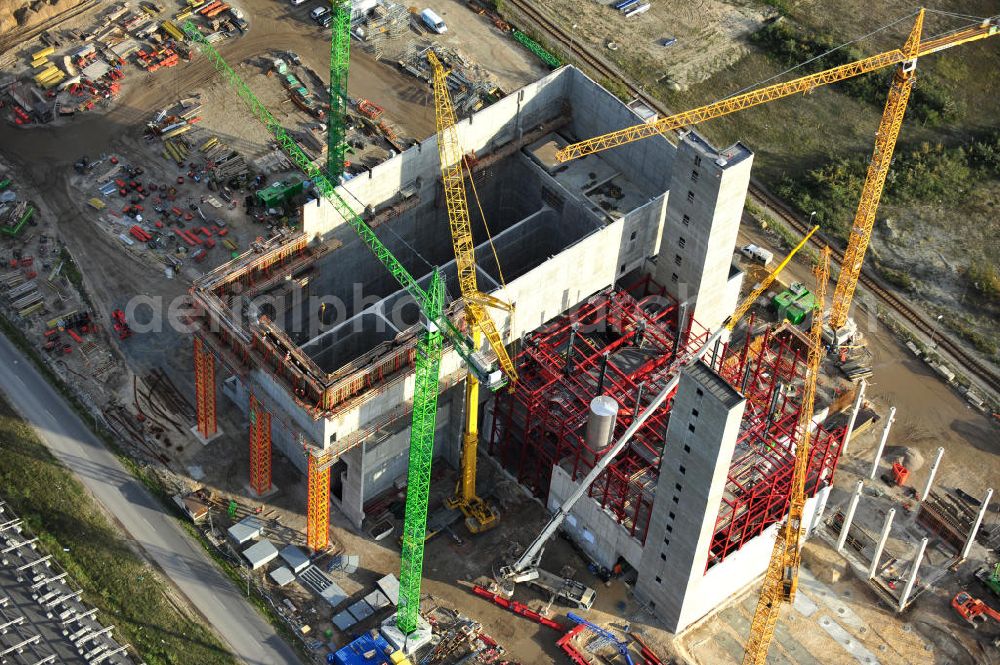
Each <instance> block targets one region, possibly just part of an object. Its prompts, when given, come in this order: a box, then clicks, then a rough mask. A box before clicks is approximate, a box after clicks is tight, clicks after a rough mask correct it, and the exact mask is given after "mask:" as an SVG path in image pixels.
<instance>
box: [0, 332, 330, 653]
mask: <svg viewBox="0 0 1000 665" xmlns="http://www.w3.org/2000/svg"><path fill="white" fill-rule="evenodd" d="M0 333H2V334H4V335H6V337H7V338H8V339H9V340H10V341H11V343H13V344H14V346H16V347H17V348H18V349H19V350H20V351H21V353H23V354H24V355H25V357H27V358H29V359H30V360H31V361H32V363H33V364H34V365H35V367H36V368H37V369H38V371H39V372H40V373H41V374H42V376H44V377H45V380H46V381H48V383H49V385H51V386H52V387H53V389H55V390H56V391H57V392H58V393H59V394H61V395H62V396H63V398H64V399H66V401H67V402H68V403H69V405H70V406H71V407H72V409H73V410H74V411H75V412H76V414H77V416H78V417H79V418H80V419H81V420H82V421H83V422H84V423H86V425H87V428H88V429H89V430H90V431H91V432H93V433H94V435H95V436H97V437H98V438H99V439H100V440H101V441H102V443H103V444H104V445H105V447H106V448H107V449H108V450H110V451H112V452H113V453H114V454H115V456H116V457H117V458H118V461H119V462H121V464H122V465H123V466H124V467H125V468H126V469H128V471H129V473H131V474H132V476H134V477H135V478H136V479H137V480H138V481H139V482H141V483H142V484H143V486H144V487H145V488H146V489H147V490H149V492H150V494H152V495H153V496H155V497H156V498H157V499H158V500H159V501H160V503H161V505H162V506H163V507H164V509H165V510H166V511H167V512H168V514H169V515H171V516H174V517H176V513H175V508H174V503H173V501H172V499H171V497H170V493H169V492H168V491H167V489H166V488H165V487H164V485H163V483H162V481H161V480H160V478H159V477H158V476H157V475H156V474H155V473H153V472H152V471H151V470H150V469H149V468H147V467H144V466H142V465H140V464H138V463H137V462H136V461H135V460H134V459H132V458H131V457H129V456H128V455H126V454H125V453H124V452H123V451H122V449H121V448H120V447H119V446H118V445H117V443H116V441H115V438H114V436H113V435H112V433H111V432H109V431H108V430H107V429H106V428H105V427H104V425H103V423H101V422H99V421H98V420H97V419H96V418H94V416H93V414H92V413H91V412H90V410H89V409H87V408H86V407H84V405H83V403H82V402H81V401H80V400H79V398H77V396H76V394H75V393H74V392H73V391H72V390H70V389H69V387H68V386H67V385H66V384H65V383H64V382H63V381H62V379H61V378H59V376H58V375H56V374H55V372H53V371H52V369H51V368H50V367H49V366H48V364H47V363H46V362H45V360H44V358H42V356H41V355H40V354H39V353H38V351H37V350H36V349H35V347H34V346H33V345H31V344H30V343H29V342H28V340H27V339H25V337H24V334H23V333H22V332H21V330H20V329H18V328H17V326H15V325H14V324H13V323H11V322H10V321H9V320H7V318H6V317H4V316H3V315H0ZM32 434H33V433H32ZM36 441H37V439H36ZM0 444H2V446H0V450H3V449H5V448H6V439H5V438H4V437H3V436H2V432H0ZM39 445H41V444H39ZM43 452H44V453H45V454H46V455H48V450H47V449H45V448H44V447H43ZM49 457H50V459H52V462H53V463H54V464H58V461H56V460H55V459H54V458H51V456H49ZM2 468H3V467H2V465H0V469H2ZM60 468H62V467H60ZM63 471H64V473H66V474H67V476H68V477H69V478H70V479H71V480H73V481H74V482H76V480H75V478H74V477H73V476H72V475H71V474H70V473H69V471H67V470H65V469H63ZM0 477H2V476H0ZM3 486H4V485H3V484H0V487H3ZM88 498H89V495H88ZM11 505H15V506H16V504H15V503H14V501H11ZM18 512H19V513H21V515H22V516H25V515H26V514H27V512H28V511H25V510H18ZM177 522H178V524H180V525H181V528H183V529H184V530H185V531H186V532H187V533H188V534H189V535H191V536H192V537H193V538H195V539H196V540H197V541H198V542H199V543H200V544H201V546H202V547H203V548H204V549H205V551H206V552H208V554H209V555H210V556H211V557H212V559H213V560H215V562H216V563H217V564H218V565H219V566H220V567H221V568H222V571H223V572H224V573H225V574H226V575H227V576H228V577H229V578H230V579H231V580H232V581H233V582H234V583H235V584H236V586H237V588H243V587H245V585H246V580H245V579H244V578H243V577H242V575H241V573H240V565H239V563H238V562H237V563H236V564H234V563H233V562H231V561H229V560H228V559H226V558H225V557H224V556H223V555H222V554H221V553H220V552H219V551H218V550H217V549H216V548H215V546H214V545H212V543H211V542H210V541H209V540H208V538H207V537H206V535H205V534H204V533H203V532H202V531H201V530H199V529H197V528H195V526H194V525H193V524H191V523H190V522H189V521H187V520H186V519H182V518H177ZM36 533H39V532H38V530H37V529H36ZM39 537H41V535H40V533H39ZM59 549H60V551H61V547H60V548H59ZM67 569H68V567H67ZM150 570H151V569H150ZM71 574H72V572H71ZM250 600H251V603H252V604H253V605H254V606H255V607H256V608H257V610H258V611H259V612H261V614H262V615H263V616H264V617H265V618H266V619H267V620H268V622H269V623H270V624H271V625H272V626H273V627H274V629H275V630H276V631H277V632H278V634H279V635H281V636H282V637H283V638H284V639H285V640H286V641H287V642H288V643H289V644H291V645H292V647H293V648H295V649H296V650H297V651H298V652H299V654H300V655H302V656H303V658H304V659H305V660H307V661H308V660H310V659H311V658H312V655H311V654H310V653H309V652H308V651H307V650H306V648H305V645H304V644H303V643H302V640H301V639H300V638H299V637H298V635H296V634H295V633H294V632H293V631H292V630H291V629H290V628H289V627H288V624H286V623H285V621H284V620H283V619H282V618H281V616H280V615H279V614H278V612H277V611H276V610H275V608H273V607H272V606H271V605H270V604H269V603H268V602H267V600H266V599H265V598H264V596H263V595H262V594H260V592H259V591H258V590H257V589H256V587H254V588H253V591H252V595H251V598H250ZM88 602H90V601H89V599H88ZM94 605H95V606H98V607H100V606H99V605H97V604H96V603H94ZM112 623H114V622H112ZM134 644H136V645H137V646H138V643H137V642H134ZM143 655H144V656H145V655H146V654H143ZM147 660H148V662H149V663H150V665H152V664H153V663H158V662H168V663H171V665H176V664H179V663H185V662H189V661H186V660H171V661H157V660H150V659H148V657H147ZM190 662H197V661H190ZM205 662H213V661H205ZM218 662H227V663H228V662H235V661H233V660H232V659H231V657H230V660H226V661H218Z"/></svg>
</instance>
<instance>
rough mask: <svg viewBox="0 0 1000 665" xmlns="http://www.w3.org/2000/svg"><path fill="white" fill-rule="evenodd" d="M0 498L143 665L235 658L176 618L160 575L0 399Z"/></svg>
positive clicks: (193, 624) (192, 621)
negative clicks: (37, 539)
mask: <svg viewBox="0 0 1000 665" xmlns="http://www.w3.org/2000/svg"><path fill="white" fill-rule="evenodd" d="M0 441H2V442H3V445H2V448H3V454H2V455H0V487H3V488H4V490H3V492H4V494H3V498H4V499H5V500H6V501H8V502H9V503H10V504H11V506H12V507H13V508H14V510H15V511H16V512H17V513H19V514H20V516H21V517H22V518H23V519H24V520H25V522H26V523H27V524H28V526H29V527H30V528H31V529H32V531H34V532H35V535H36V536H38V538H39V541H40V543H41V544H42V546H43V547H44V548H45V550H46V552H47V553H48V554H51V555H52V557H53V558H54V559H56V560H58V562H59V564H60V565H61V566H63V568H65V569H66V570H67V571H68V572H69V574H70V575H71V576H72V577H73V579H74V581H75V582H76V583H77V584H79V585H80V586H81V587H82V588H83V591H84V600H85V601H86V602H87V603H90V604H92V605H93V606H95V607H97V608H98V610H99V611H100V612H101V615H102V620H103V622H104V623H105V624H106V625H111V624H113V625H114V626H115V627H116V631H117V632H118V633H119V634H120V635H121V637H122V639H123V640H125V641H127V642H129V643H131V644H132V645H133V646H135V648H136V649H137V650H138V651H139V653H140V654H141V655H142V658H143V659H144V660H145V661H146V662H147V663H150V664H152V663H163V664H172V665H173V664H182V663H191V664H192V665H194V664H199V665H201V664H215V663H219V664H223V663H226V664H228V663H235V662H236V661H235V659H234V658H233V657H232V655H231V654H229V653H228V651H227V650H226V649H225V647H223V645H222V644H221V643H220V642H219V641H218V640H217V638H216V637H215V636H214V635H213V634H212V633H211V632H210V631H209V630H207V629H206V628H205V627H204V626H202V625H201V622H200V621H199V620H198V619H196V618H193V617H190V616H186V615H185V614H183V613H181V612H180V611H179V610H178V608H177V607H176V605H175V604H174V603H173V602H172V601H171V599H170V598H168V597H167V596H166V594H165V593H164V588H165V583H164V581H163V580H162V579H161V578H160V576H159V575H158V574H157V573H156V572H155V571H154V570H153V569H152V568H151V567H150V566H149V565H148V564H147V563H145V562H144V561H143V560H142V559H140V558H139V556H138V555H137V554H136V553H135V552H134V551H132V549H130V547H129V545H128V543H127V542H126V541H125V540H124V539H123V538H122V537H121V536H120V535H119V534H118V533H117V531H116V530H115V529H114V528H113V527H112V525H111V523H110V522H109V521H108V519H107V518H106V517H105V516H104V514H103V513H102V512H101V509H100V508H99V506H98V505H97V503H96V502H95V501H94V500H93V499H92V498H91V497H90V495H89V494H88V493H87V491H86V489H85V488H84V487H83V485H81V484H80V482H79V481H77V480H76V478H75V477H74V476H73V475H72V473H70V471H69V470H67V469H66V468H65V467H64V466H62V465H61V464H60V463H59V462H58V461H57V460H56V459H55V458H54V457H53V456H52V455H51V454H50V453H49V451H48V449H47V448H46V447H45V446H44V444H42V442H41V441H39V440H38V438H37V437H36V436H35V433H34V431H33V430H32V429H31V427H30V426H29V425H28V424H27V423H25V422H24V421H23V420H21V419H20V418H19V417H17V415H16V414H15V413H14V411H13V409H12V408H11V407H10V405H9V404H8V403H7V402H6V401H4V400H3V399H0Z"/></svg>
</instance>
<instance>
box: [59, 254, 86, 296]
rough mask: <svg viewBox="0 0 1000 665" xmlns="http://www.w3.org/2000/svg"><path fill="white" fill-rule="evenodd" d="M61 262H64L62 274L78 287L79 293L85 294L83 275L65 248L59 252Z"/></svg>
mask: <svg viewBox="0 0 1000 665" xmlns="http://www.w3.org/2000/svg"><path fill="white" fill-rule="evenodd" d="M59 260H60V261H62V262H63V267H62V273H63V274H64V275H66V279H68V280H69V282H70V284H72V285H73V286H74V287H76V290H77V291H79V292H80V293H83V274H82V273H81V272H80V269H79V268H77V266H76V262H75V261H73V256H72V255H71V254H70V253H69V250H68V249H66V247H63V248H62V249H61V250H60V251H59Z"/></svg>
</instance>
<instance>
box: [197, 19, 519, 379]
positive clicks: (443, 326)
mask: <svg viewBox="0 0 1000 665" xmlns="http://www.w3.org/2000/svg"><path fill="white" fill-rule="evenodd" d="M181 28H182V29H183V30H184V34H185V35H187V37H188V39H190V40H191V41H192V42H193V43H194V44H195V45H196V46H197V47H198V48H199V49H200V50H201V51H202V53H204V54H205V55H206V56H207V57H208V59H209V60H210V61H211V62H212V64H213V65H214V66H215V68H216V70H217V71H218V72H219V73H220V74H222V75H223V76H224V77H225V78H226V80H227V81H228V82H229V83H230V84H231V85H232V86H233V87H234V88H235V90H236V94H238V95H239V97H240V98H241V99H242V100H243V102H244V104H245V105H246V107H247V109H249V110H250V112H251V113H253V114H254V116H256V118H257V119H258V120H259V121H260V122H261V124H263V125H264V127H265V128H267V130H268V132H270V134H271V136H273V137H274V139H275V141H277V143H278V145H279V147H280V148H281V149H282V150H283V151H284V153H285V154H286V155H288V157H289V159H291V160H292V162H293V163H294V164H295V165H296V166H297V167H298V168H299V169H300V170H301V171H302V172H303V173H304V174H305V175H306V176H307V177H308V178H309V180H310V181H311V182H312V183H313V186H314V187H315V188H316V191H317V192H319V194H320V195H321V196H322V197H323V198H325V199H326V200H327V201H328V202H329V203H330V204H331V205H333V207H334V209H335V210H336V211H337V213H338V214H339V215H340V216H341V217H343V218H344V220H346V221H347V223H348V224H349V225H350V226H351V228H353V229H354V230H355V232H356V233H357V234H358V235H359V236H360V237H361V240H362V241H363V242H364V243H365V245H367V246H368V249H370V250H371V251H372V253H373V254H374V255H375V258H377V259H378V260H379V262H380V263H381V264H382V265H383V266H385V268H386V269H387V270H388V271H389V272H390V273H391V274H392V276H393V277H394V278H395V279H396V281H397V282H399V284H400V285H401V286H402V287H403V289H404V290H405V291H406V292H407V293H408V294H410V297H412V298H413V299H414V300H415V301H416V303H417V305H418V306H419V307H420V310H421V312H422V313H423V314H424V317H425V318H426V321H427V324H428V325H429V326H430V327H434V328H438V329H440V330H441V331H442V333H443V334H444V336H445V338H446V339H447V341H448V342H450V343H451V344H452V345H453V346H454V348H455V350H456V351H457V352H458V354H459V355H460V356H461V357H462V359H463V360H464V361H465V362H466V364H467V365H468V367H469V370H470V371H472V372H474V373H475V374H476V376H477V377H479V379H480V380H486V381H488V382H489V383H488V385H490V387H491V388H493V387H496V386H498V385H500V384H498V383H497V382H496V381H490V377H491V375H492V374H494V367H493V366H492V364H491V363H488V362H487V361H486V360H485V359H484V357H483V356H482V354H480V353H478V349H476V348H474V347H473V344H472V340H471V338H469V337H468V336H467V335H465V334H464V333H462V331H460V330H459V329H458V328H457V327H456V326H455V324H454V323H452V322H451V319H449V318H448V317H447V316H446V315H445V314H444V313H443V312H442V311H437V312H435V310H434V308H433V307H431V302H430V301H431V299H430V296H429V294H428V293H427V292H426V291H425V290H424V289H423V288H421V286H420V284H419V283H418V282H417V280H416V279H415V278H414V277H413V275H411V274H410V272H409V271H408V270H407V269H406V267H405V266H403V264H402V263H400V261H399V259H397V258H396V257H395V256H394V255H393V253H392V252H391V251H389V248H388V247H386V246H385V244H383V243H382V241H381V240H379V238H378V236H377V235H375V232H374V231H373V230H372V228H371V227H370V226H369V225H368V223H367V222H365V220H363V219H362V218H361V217H360V215H358V214H357V213H356V212H354V209H353V208H352V207H351V205H350V204H349V203H348V202H347V201H345V200H344V198H343V197H342V196H341V195H340V194H338V193H337V190H336V187H335V186H334V184H333V183H331V182H330V180H329V179H328V178H327V177H326V175H325V174H324V173H323V171H322V170H320V169H319V167H317V166H316V165H315V164H313V162H312V160H311V159H310V158H309V156H308V155H306V154H305V152H303V150H302V148H300V147H299V145H298V144H297V143H296V142H295V139H293V138H292V137H291V136H290V135H289V134H288V132H286V131H285V129H284V127H282V126H281V123H280V122H278V119H277V118H275V117H274V115H273V114H272V113H271V112H270V111H268V110H267V107H265V106H264V104H263V103H261V101H260V100H259V99H257V96H256V95H254V93H253V91H252V90H250V86H248V85H247V84H246V82H245V81H243V79H241V78H240V77H239V75H238V74H237V73H236V72H235V71H233V68H232V67H230V66H229V63H227V62H226V61H225V59H224V58H223V57H222V54H221V53H219V52H218V51H217V50H216V49H215V47H214V46H212V45H211V44H210V43H209V41H208V40H207V39H205V36H204V35H203V34H202V33H201V31H200V30H199V29H198V27H197V26H196V25H195V24H194V23H192V22H191V21H185V22H184V23H183V24H182V26H181Z"/></svg>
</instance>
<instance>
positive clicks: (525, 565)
mask: <svg viewBox="0 0 1000 665" xmlns="http://www.w3.org/2000/svg"><path fill="white" fill-rule="evenodd" d="M815 230H816V229H815V228H814V229H813V232H815ZM804 245H805V240H803V241H802V242H800V243H799V244H798V245H797V246H796V247H795V248H794V249H793V250H792V251H791V252H789V254H788V256H786V257H785V260H784V261H782V262H781V263H779V264H778V265H777V266H776V267H775V269H774V270H773V271H771V273H770V274H768V276H767V277H766V278H764V280H763V281H762V282H761V284H762V285H763V288H761V287H757V288H756V289H754V290H753V291H752V292H751V293H750V294H749V295H748V296H747V297H746V298H745V299H744V300H743V302H742V303H740V305H739V306H738V307H737V308H736V310H735V311H734V312H733V314H732V316H730V317H729V318H728V319H726V322H725V324H724V325H723V326H722V327H721V328H719V329H718V330H716V331H715V332H714V333H712V335H711V336H709V338H708V339H707V340H706V341H705V343H704V344H703V345H702V346H701V347H700V348H699V349H698V350H697V351H695V352H694V353H692V354H691V355H690V356H688V357H687V358H684V359H682V360H681V361H680V362H679V363H678V364H677V366H676V369H677V371H676V373H675V374H674V377H673V378H672V379H670V381H668V382H667V385H666V386H664V387H663V389H662V390H661V391H660V392H659V393H657V394H656V396H655V397H654V398H653V400H652V401H651V402H650V403H649V406H647V407H646V408H645V409H644V410H643V411H642V413H640V414H639V415H638V417H636V418H635V420H633V421H632V423H631V424H630V425H629V427H628V429H626V430H625V431H624V432H623V433H622V435H621V437H620V438H619V439H618V440H617V441H615V443H614V444H613V445H612V446H611V447H610V448H608V450H607V451H606V452H605V453H604V455H603V456H602V457H601V459H600V460H598V462H597V464H595V465H594V468H592V469H591V470H590V472H589V473H588V474H587V475H586V476H584V478H583V480H581V481H580V482H579V483H578V484H577V487H576V489H575V490H573V492H572V493H571V494H570V495H569V496H568V497H566V499H565V500H564V501H563V502H562V505H561V506H559V510H558V511H556V513H555V514H554V515H553V516H552V517H551V518H550V519H549V521H548V523H547V524H546V525H545V527H544V528H543V529H542V530H541V532H540V533H539V534H538V536H537V537H536V538H535V540H534V541H533V542H532V543H531V545H529V546H528V548H527V549H526V550H524V553H523V554H522V555H521V556H520V557H519V558H518V559H517V561H515V562H514V564H513V565H511V566H509V567H508V568H507V569H506V570H504V571H503V575H504V577H507V578H510V579H514V580H515V581H516V578H517V577H518V576H519V575H521V574H522V573H524V572H525V571H527V570H528V569H529V568H531V567H535V566H538V564H539V563H540V559H541V556H542V550H543V549H545V543H547V542H548V540H549V538H551V537H552V536H553V535H555V533H556V531H558V530H559V527H560V526H561V525H562V523H563V521H564V520H565V519H566V516H567V515H569V513H570V511H571V510H572V509H573V506H574V505H576V502H577V501H579V500H580V499H581V498H582V497H583V495H584V494H586V493H587V490H588V489H590V486H591V485H592V484H593V483H594V481H595V480H597V478H598V476H600V475H601V472H603V471H604V469H606V468H607V466H608V465H609V464H611V462H612V461H614V459H615V457H616V456H617V455H618V453H620V452H621V451H622V450H623V449H624V448H625V445H626V444H627V443H628V442H629V441H630V440H631V439H632V437H633V436H634V435H635V433H636V432H637V431H638V430H639V428H640V427H642V425H643V423H645V422H646V420H648V419H649V417H650V416H651V415H653V413H655V412H656V410H657V409H658V408H660V406H661V405H662V404H663V402H665V401H666V399H667V397H669V396H670V394H671V393H672V392H673V391H674V389H675V388H676V387H677V384H678V382H679V381H680V369H681V368H682V367H683V366H686V365H690V364H691V363H694V362H697V361H698V360H699V359H701V358H702V356H704V355H705V353H706V352H707V351H708V350H709V349H711V348H712V347H713V346H714V345H715V342H716V340H718V339H720V338H721V337H722V335H723V333H727V332H732V330H733V329H734V328H735V327H736V324H737V323H739V321H740V319H741V318H743V316H744V315H745V314H746V313H747V311H749V309H750V306H751V305H753V303H754V302H755V301H756V300H757V298H759V297H760V295H761V294H762V293H764V291H766V290H767V287H768V286H770V285H771V283H772V282H774V280H775V279H776V278H777V276H778V274H779V273H781V271H782V270H784V269H785V266H787V265H788V264H789V262H790V261H791V260H792V257H793V256H795V254H796V253H798V251H799V250H800V249H802V247H803V246H804Z"/></svg>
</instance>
